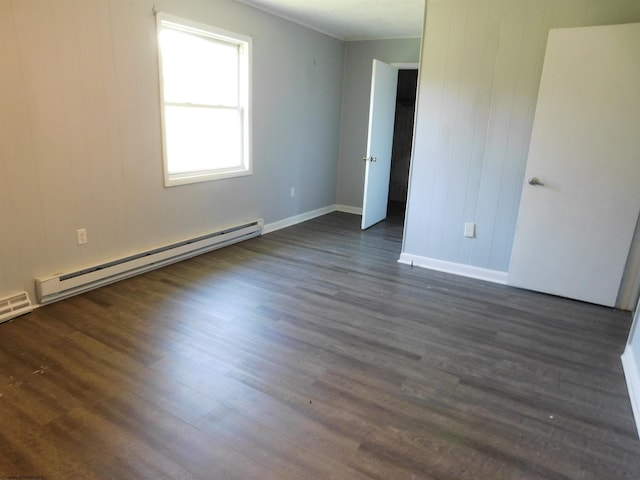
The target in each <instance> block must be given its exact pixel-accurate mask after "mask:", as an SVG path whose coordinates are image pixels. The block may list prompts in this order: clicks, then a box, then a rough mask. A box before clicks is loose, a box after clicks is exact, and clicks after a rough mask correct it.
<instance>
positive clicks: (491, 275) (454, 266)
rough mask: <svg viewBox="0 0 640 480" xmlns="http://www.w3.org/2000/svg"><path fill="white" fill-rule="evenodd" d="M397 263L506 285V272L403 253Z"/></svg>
mask: <svg viewBox="0 0 640 480" xmlns="http://www.w3.org/2000/svg"><path fill="white" fill-rule="evenodd" d="M398 263H404V264H407V265H413V266H415V267H421V268H428V269H430V270H437V271H439V272H445V273H453V274H455V275H461V276H463V277H470V278H475V279H477V280H485V281H487V282H493V283H499V284H501V285H506V284H507V272H500V271H498V270H489V269H487V268H480V267H474V266H473V265H466V264H464V263H454V262H447V261H445V260H438V259H436V258H430V257H421V256H419V255H412V254H410V253H404V252H403V253H402V254H400V259H399V260H398Z"/></svg>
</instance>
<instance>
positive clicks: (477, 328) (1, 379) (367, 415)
mask: <svg viewBox="0 0 640 480" xmlns="http://www.w3.org/2000/svg"><path fill="white" fill-rule="evenodd" d="M401 230H402V223H401V222H398V221H395V222H385V223H382V224H379V225H376V226H374V227H373V228H371V229H370V230H368V231H365V232H361V231H360V230H359V217H357V216H352V215H348V214H340V213H334V214H330V215H327V216H325V217H321V218H318V219H315V220H312V221H310V222H306V223H304V224H301V225H298V226H295V227H291V228H288V229H285V230H281V231H278V232H274V233H271V234H269V235H266V236H264V237H260V238H257V239H253V240H249V241H246V242H244V243H242V244H238V245H234V246H231V247H228V248H225V249H223V250H218V251H215V252H212V253H209V254H205V255H202V256H200V257H197V258H193V259H191V260H188V261H184V262H182V263H179V264H175V265H172V266H170V267H167V268H163V269H161V270H156V271H153V272H150V273H148V274H145V275H142V276H139V277H136V278H132V279H129V280H125V281H122V282H119V283H117V284H114V285H111V286H108V287H104V288H101V289H99V290H95V291H92V292H90V293H87V294H84V295H80V296H77V297H74V298H71V299H68V300H65V301H61V302H58V303H55V304H52V305H49V306H46V307H43V308H40V309H38V310H37V311H35V312H33V313H31V314H29V315H26V316H23V317H21V318H18V319H15V320H14V321H11V322H7V323H4V324H2V325H0V419H1V423H0V425H1V428H0V478H6V477H8V476H41V477H42V478H46V479H48V480H51V479H114V480H115V479H117V480H123V479H125V480H128V479H138V478H144V479H254V478H255V479H336V480H338V479H340V480H343V479H344V480H349V479H357V480H364V479H482V480H493V479H580V480H586V479H597V480H605V479H638V478H640V442H639V441H638V439H637V434H636V431H635V426H634V422H633V417H632V412H631V407H630V403H629V399H628V396H627V391H626V387H625V381H624V377H623V373H622V369H621V364H620V354H621V352H622V350H623V348H624V344H625V340H626V337H627V333H628V329H629V327H630V323H631V317H630V315H629V314H628V313H623V312H618V311H614V310H610V309H606V308H601V307H597V306H593V305H588V304H583V303H579V302H575V301H570V300H565V299H560V298H555V297H551V296H546V295H541V294H536V293H532V292H526V291H521V290H516V289H513V288H509V287H504V286H500V285H494V284H490V283H484V282H479V281H474V280H471V279H466V278H461V277H456V276H452V275H447V274H444V273H438V272H433V271H428V270H424V269H419V268H411V267H408V266H406V265H400V264H398V263H397V262H396V260H397V258H398V256H399V252H400V241H401V235H402V231H401Z"/></svg>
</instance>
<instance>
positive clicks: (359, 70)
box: [337, 38, 420, 208]
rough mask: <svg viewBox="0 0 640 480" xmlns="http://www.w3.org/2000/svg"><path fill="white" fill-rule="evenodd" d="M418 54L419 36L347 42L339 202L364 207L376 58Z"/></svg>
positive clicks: (412, 58)
mask: <svg viewBox="0 0 640 480" xmlns="http://www.w3.org/2000/svg"><path fill="white" fill-rule="evenodd" d="M419 57H420V39H419V38H412V39H400V40H371V41H358V42H347V43H346V47H345V63H344V91H343V93H342V128H341V139H340V170H339V174H338V202H337V203H338V204H340V205H346V206H349V207H354V208H362V195H363V193H364V162H363V161H362V157H363V156H364V155H365V154H366V149H367V129H368V125H369V96H370V92H371V69H372V63H373V60H374V59H378V60H382V61H383V62H387V63H417V62H418V59H419Z"/></svg>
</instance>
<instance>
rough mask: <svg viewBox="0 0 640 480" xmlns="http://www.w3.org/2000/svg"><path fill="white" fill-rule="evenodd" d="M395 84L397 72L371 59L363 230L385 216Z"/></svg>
mask: <svg viewBox="0 0 640 480" xmlns="http://www.w3.org/2000/svg"><path fill="white" fill-rule="evenodd" d="M397 85H398V70H397V69H396V68H394V67H392V66H391V65H388V64H386V63H384V62H381V61H380V60H374V61H373V75H372V77H371V102H370V104H369V133H368V138H367V154H366V156H365V157H364V160H365V164H366V167H365V168H366V170H365V180H364V198H363V200H362V229H363V230H364V229H365V228H369V227H370V226H372V225H374V224H376V223H378V222H380V221H382V220H384V219H385V218H386V216H387V201H388V198H389V176H390V173H391V149H392V146H393V124H394V120H395V111H396V90H397Z"/></svg>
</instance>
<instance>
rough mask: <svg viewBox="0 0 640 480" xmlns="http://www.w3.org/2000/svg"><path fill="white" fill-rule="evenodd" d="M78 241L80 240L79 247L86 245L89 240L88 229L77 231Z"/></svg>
mask: <svg viewBox="0 0 640 480" xmlns="http://www.w3.org/2000/svg"><path fill="white" fill-rule="evenodd" d="M76 239H77V240H78V245H84V244H85V243H87V242H88V241H89V240H88V239H87V229H86V228H79V229H78V230H76Z"/></svg>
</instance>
